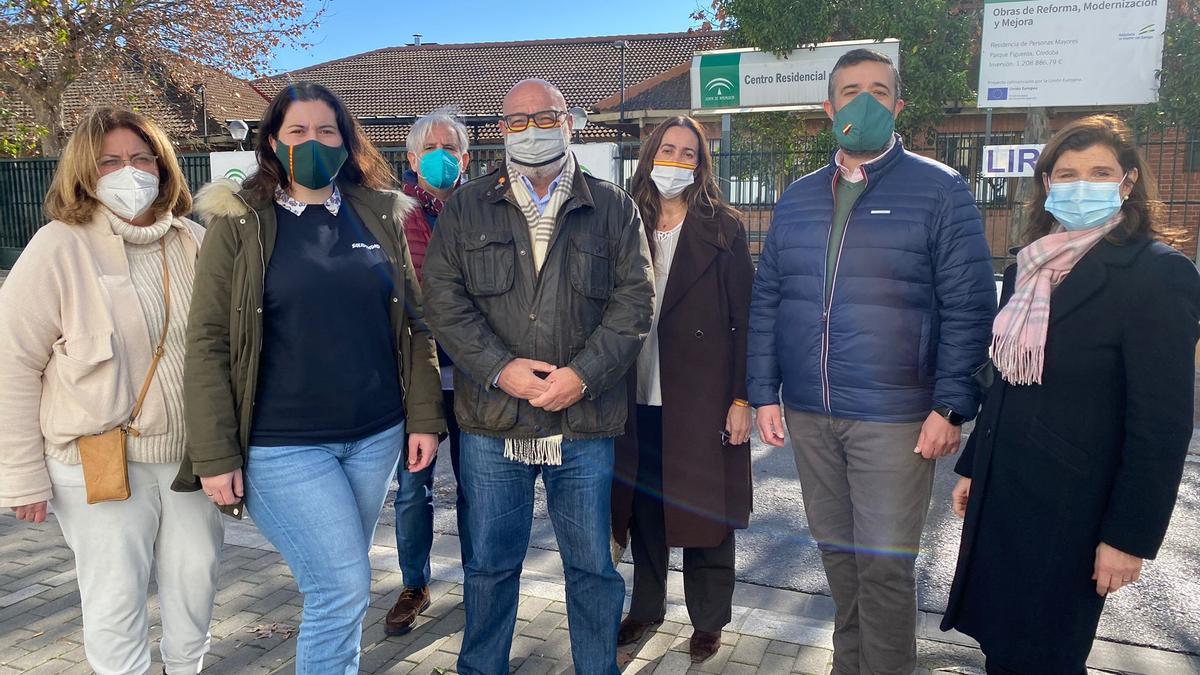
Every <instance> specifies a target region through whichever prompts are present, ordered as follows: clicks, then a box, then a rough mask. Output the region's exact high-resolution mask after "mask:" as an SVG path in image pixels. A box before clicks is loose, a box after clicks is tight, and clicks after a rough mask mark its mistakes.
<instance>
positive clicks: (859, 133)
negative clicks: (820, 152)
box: [833, 92, 896, 152]
mask: <svg viewBox="0 0 1200 675" xmlns="http://www.w3.org/2000/svg"><path fill="white" fill-rule="evenodd" d="M895 128H896V117H895V116H894V115H892V111H891V110H888V109H887V108H885V107H884V106H883V104H882V103H880V102H879V100H878V99H876V98H875V97H874V96H872V95H871V94H870V93H868V92H863V93H861V94H859V95H858V96H855V97H854V98H853V99H851V100H850V102H849V103H847V104H846V105H844V106H842V109H841V110H839V111H837V112H836V113H834V115H833V137H834V138H835V139H837V144H838V145H839V146H840V147H841V148H842V149H843V150H846V151H847V152H871V151H874V150H882V149H884V148H885V147H887V144H888V142H889V141H891V140H892V132H893V131H894V130H895Z"/></svg>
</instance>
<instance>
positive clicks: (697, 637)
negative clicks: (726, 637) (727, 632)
mask: <svg viewBox="0 0 1200 675" xmlns="http://www.w3.org/2000/svg"><path fill="white" fill-rule="evenodd" d="M720 648H721V631H717V632H715V633H707V632H705V631H702V630H693V631H692V639H691V640H690V641H689V642H688V653H689V654H691V656H692V663H703V662H705V661H707V660H708V659H709V658H711V657H712V655H713V654H716V653H717V650H718V649H720Z"/></svg>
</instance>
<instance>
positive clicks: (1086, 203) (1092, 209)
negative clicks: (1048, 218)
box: [1043, 174, 1129, 232]
mask: <svg viewBox="0 0 1200 675" xmlns="http://www.w3.org/2000/svg"><path fill="white" fill-rule="evenodd" d="M1128 176H1129V174H1125V176H1122V177H1121V180H1119V181H1117V182H1115V183H1112V182H1103V183H1100V182H1093V181H1086V180H1077V181H1071V182H1070V183H1051V184H1050V185H1049V186H1048V188H1047V190H1046V205H1045V206H1044V207H1043V208H1045V209H1046V211H1047V212H1049V213H1050V215H1052V216H1054V219H1055V220H1057V221H1058V222H1059V224H1061V225H1062V226H1063V227H1064V228H1066V229H1068V230H1071V231H1072V232H1077V231H1079V230H1088V229H1091V228H1093V227H1099V226H1100V225H1103V224H1104V223H1106V222H1108V220H1109V218H1112V217H1113V216H1114V215H1115V214H1116V213H1117V211H1120V210H1121V203H1122V202H1124V201H1125V200H1124V199H1123V198H1122V197H1121V186H1122V185H1124V184H1125V178H1126V177H1128Z"/></svg>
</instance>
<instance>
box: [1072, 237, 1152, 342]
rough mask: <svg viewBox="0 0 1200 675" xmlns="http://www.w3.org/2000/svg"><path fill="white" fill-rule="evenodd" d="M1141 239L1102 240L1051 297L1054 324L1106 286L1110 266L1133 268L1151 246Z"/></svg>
mask: <svg viewBox="0 0 1200 675" xmlns="http://www.w3.org/2000/svg"><path fill="white" fill-rule="evenodd" d="M1151 241H1152V240H1151V238H1150V237H1137V238H1135V239H1132V240H1130V241H1127V242H1124V243H1120V244H1117V243H1113V242H1111V241H1109V240H1108V239H1101V240H1100V242H1099V243H1097V244H1096V245H1095V246H1094V247H1092V250H1090V251H1088V252H1087V253H1086V254H1084V256H1083V257H1082V258H1080V259H1079V262H1077V263H1075V267H1074V268H1072V269H1071V272H1070V274H1068V275H1067V277H1066V278H1065V279H1063V282H1062V283H1061V284H1059V286H1058V288H1056V289H1054V292H1053V293H1052V294H1051V296H1050V323H1051V324H1054V323H1058V322H1059V321H1061V320H1062V319H1063V318H1064V317H1066V316H1068V315H1069V314H1071V312H1073V311H1075V310H1076V309H1078V308H1079V307H1080V306H1081V305H1083V303H1084V302H1086V301H1087V300H1088V299H1089V298H1091V297H1092V296H1093V295H1095V294H1096V293H1098V292H1099V291H1100V289H1101V288H1103V287H1104V284H1105V282H1106V281H1107V280H1108V268H1109V267H1129V266H1130V265H1132V264H1133V262H1134V260H1136V259H1137V257H1138V254H1140V253H1141V252H1142V251H1143V250H1145V248H1146V247H1147V246H1149V245H1150V243H1151Z"/></svg>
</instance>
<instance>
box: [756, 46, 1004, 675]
mask: <svg viewBox="0 0 1200 675" xmlns="http://www.w3.org/2000/svg"><path fill="white" fill-rule="evenodd" d="M903 108H904V102H903V101H902V100H901V99H900V76H899V72H898V71H897V69H896V67H895V65H894V64H893V63H892V61H891V59H889V58H888V57H887V56H884V55H882V54H880V53H878V52H874V51H870V50H865V49H856V50H853V51H850V52H847V53H846V54H845V55H844V56H842V58H841V59H840V60H839V61H838V63H837V65H836V66H834V69H833V72H832V73H830V79H829V100H828V101H826V103H825V112H826V114H827V115H829V117H830V118H832V120H833V132H834V136H835V137H836V138H837V140H838V145H839V146H840V149H839V150H838V152H837V153H836V154H835V155H834V157H833V161H831V162H830V164H829V166H827V167H825V168H824V169H821V170H819V171H817V172H815V173H812V174H809V175H808V176H805V177H804V178H801V179H800V180H798V181H796V182H795V183H794V184H792V185H791V186H790V187H789V188H788V189H787V191H786V192H785V193H784V195H783V197H782V198H781V199H780V201H779V203H778V204H777V205H776V207H775V214H774V220H773V222H772V224H771V229H770V232H769V234H768V236H767V241H766V243H765V245H764V248H763V251H762V256H761V259H760V261H759V266H758V274H757V277H756V279H755V283H754V295H753V300H752V303H751V307H750V337H749V349H748V357H749V364H748V369H747V372H748V384H749V396H750V403H751V404H753V405H754V406H755V407H756V408H757V409H758V421H757V425H758V429H759V433H760V434H761V435H762V438H763V440H764V441H766V442H767V443H769V444H771V445H774V446H782V445H783V444H784V435H783V430H784V429H783V419H781V418H782V417H784V416H786V420H787V428H788V430H789V431H790V433H791V437H792V448H793V451H794V453H795V458H796V468H797V470H798V471H799V474H800V484H801V488H802V491H803V495H804V509H805V513H806V515H807V517H808V523H809V528H810V530H811V531H812V534H813V538H814V539H816V541H817V544H818V546H819V548H820V550H821V560H822V563H823V564H824V567H825V574H826V576H827V577H828V580H829V586H830V590H831V592H832V595H833V600H834V603H835V605H836V606H837V615H836V618H835V624H834V636H833V646H834V657H833V672H834V673H841V674H850V673H864V674H866V673H871V674H882V673H887V674H892V673H905V674H907V673H911V672H912V671H913V669H914V667H915V666H916V618H917V607H916V583H915V571H914V568H915V563H916V556H917V548H918V545H919V544H920V540H921V530H922V528H923V527H924V524H925V516H926V513H927V512H928V509H929V499H930V493H931V490H932V486H933V471H934V460H935V459H937V458H938V457H942V456H945V455H948V454H951V453H954V452H956V451H957V450H958V447H959V441H960V438H961V433H960V430H959V427H960V425H961V424H962V423H963V422H964V421H966V420H969V419H971V418H972V417H974V415H975V413H976V411H977V409H978V403H979V394H978V390H977V387H976V385H975V382H974V380H973V378H972V373H973V371H974V370H975V369H976V368H977V367H979V366H980V365H981V364H982V363H983V362H984V361H985V360H986V359H987V347H988V342H989V338H990V336H991V323H992V317H993V315H994V313H995V307H996V290H995V284H994V282H993V280H992V269H991V257H990V254H989V252H988V245H987V241H986V239H985V238H984V233H983V226H982V223H981V220H980V215H979V211H978V209H976V208H975V204H974V197H973V196H972V194H971V191H970V189H969V188H968V187H967V184H966V183H965V182H964V181H963V179H962V177H961V176H959V175H958V174H957V173H955V172H954V171H953V170H952V169H950V168H949V167H947V166H944V165H942V164H940V163H938V162H935V161H932V160H929V159H926V158H923V157H920V156H918V155H915V154H913V153H910V152H908V151H906V150H905V149H904V146H903V144H902V143H901V141H900V137H899V136H897V135H895V134H894V132H893V128H894V124H895V116H896V115H897V114H899V113H900V111H901V110H902V109H903ZM781 387H782V392H781ZM781 393H782V400H783V407H784V411H783V412H782V413H781V409H780V405H779V404H780V397H781Z"/></svg>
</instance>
